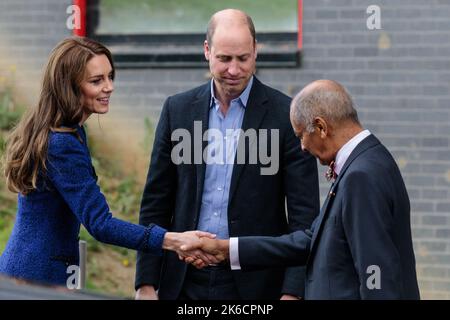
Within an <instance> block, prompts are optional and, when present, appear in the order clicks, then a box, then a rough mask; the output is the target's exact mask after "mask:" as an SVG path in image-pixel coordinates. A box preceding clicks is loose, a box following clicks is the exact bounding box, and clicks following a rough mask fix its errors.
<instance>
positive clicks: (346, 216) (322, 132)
mask: <svg viewBox="0 0 450 320" xmlns="http://www.w3.org/2000/svg"><path fill="white" fill-rule="evenodd" d="M291 123H292V125H293V128H294V132H295V133H296V135H297V137H298V138H299V139H300V141H301V147H302V149H303V150H304V151H309V152H310V153H311V154H313V155H314V156H315V157H317V158H318V159H319V161H320V162H321V164H323V165H329V166H330V167H329V170H328V172H327V176H328V178H329V179H330V180H332V181H333V182H332V185H331V188H330V191H329V193H328V194H327V198H326V200H325V202H324V204H323V207H322V210H321V212H320V215H319V216H318V217H317V218H316V220H315V221H314V222H313V224H312V226H311V228H310V230H306V231H305V232H304V231H296V232H293V233H291V234H287V235H283V236H281V237H258V236H256V237H254V236H252V237H239V238H231V239H230V241H223V240H219V241H216V240H212V242H208V241H204V247H203V249H204V250H207V251H210V252H211V253H214V254H216V255H217V256H218V257H221V258H222V259H228V257H229V258H230V262H231V267H232V269H242V270H254V269H258V268H261V267H263V266H264V267H276V266H289V265H306V293H305V298H306V299H419V289H418V285H417V277H416V269H415V257H414V251H413V245H412V239H411V227H410V204H409V198H408V194H407V191H406V188H405V185H404V182H403V179H402V176H401V174H400V171H399V169H398V167H397V164H396V163H395V161H394V159H393V158H392V156H391V154H390V153H389V151H388V150H387V149H386V148H385V147H384V146H383V145H382V144H381V143H380V141H379V140H378V139H377V138H376V137H375V136H374V135H372V134H371V133H370V132H369V131H368V130H364V129H363V128H362V127H361V125H360V123H359V120H358V116H357V113H356V110H355V109H354V107H353V102H352V99H351V97H350V95H349V94H348V93H347V91H346V90H345V88H344V87H343V86H341V85H340V84H338V83H337V82H334V81H330V80H319V81H315V82H313V83H312V84H310V85H308V86H307V87H305V88H304V89H303V90H302V91H301V92H300V93H299V94H298V95H297V97H296V98H295V99H294V101H293V102H292V105H291ZM185 249H189V248H188V247H186V248H185ZM188 262H190V261H188ZM194 264H196V265H197V267H201V266H202V262H201V261H200V260H197V262H194Z"/></svg>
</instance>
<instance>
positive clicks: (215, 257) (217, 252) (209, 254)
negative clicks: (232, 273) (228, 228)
mask: <svg viewBox="0 0 450 320" xmlns="http://www.w3.org/2000/svg"><path fill="white" fill-rule="evenodd" d="M215 237H216V235H214V234H211V233H209V232H204V231H186V232H167V233H166V234H165V236H164V241H163V249H165V250H171V251H175V252H176V253H177V254H178V258H179V259H180V260H183V261H184V262H186V263H189V264H192V265H193V266H194V267H196V268H197V269H201V268H204V267H207V266H209V265H215V264H218V263H221V262H223V261H228V260H229V240H219V239H215Z"/></svg>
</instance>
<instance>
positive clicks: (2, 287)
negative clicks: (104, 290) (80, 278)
mask: <svg viewBox="0 0 450 320" xmlns="http://www.w3.org/2000/svg"><path fill="white" fill-rule="evenodd" d="M105 299H117V298H115V297H108V296H101V295H98V294H92V293H89V292H86V291H80V290H68V289H66V288H64V287H45V286H38V285H31V284H26V283H23V281H18V280H14V279H9V278H5V277H0V300H105Z"/></svg>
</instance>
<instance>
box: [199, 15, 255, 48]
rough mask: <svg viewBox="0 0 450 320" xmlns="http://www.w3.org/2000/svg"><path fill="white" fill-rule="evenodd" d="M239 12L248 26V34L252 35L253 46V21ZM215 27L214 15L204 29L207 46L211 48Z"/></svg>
mask: <svg viewBox="0 0 450 320" xmlns="http://www.w3.org/2000/svg"><path fill="white" fill-rule="evenodd" d="M238 11H241V10H238ZM241 12H242V14H243V15H244V17H245V22H246V24H247V26H248V29H249V31H250V34H251V35H252V38H253V43H254V44H255V43H256V31H255V25H254V24H253V20H252V18H251V17H250V16H249V15H248V14H246V13H245V12H243V11H241ZM216 27H217V19H216V15H215V14H214V15H213V16H212V17H211V19H210V20H209V22H208V27H207V29H206V41H208V44H209V46H212V39H213V35H214V32H215V31H216Z"/></svg>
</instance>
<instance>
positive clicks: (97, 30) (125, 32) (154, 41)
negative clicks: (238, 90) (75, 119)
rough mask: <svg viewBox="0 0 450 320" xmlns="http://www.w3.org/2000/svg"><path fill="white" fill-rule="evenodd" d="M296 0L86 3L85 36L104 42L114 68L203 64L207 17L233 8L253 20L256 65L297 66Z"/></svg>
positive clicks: (118, 0) (100, 0) (111, 0)
mask: <svg viewBox="0 0 450 320" xmlns="http://www.w3.org/2000/svg"><path fill="white" fill-rule="evenodd" d="M301 2H302V1H301V0H257V1H255V0H227V1H212V0H190V1H185V0H135V1H132V2H127V1H122V0H94V1H88V7H87V32H88V36H89V37H92V38H94V39H97V40H99V41H101V42H102V43H104V44H105V45H107V46H108V47H109V48H110V49H111V51H112V52H113V54H114V57H115V62H116V64H117V67H119V68H120V67H172V68H180V67H204V66H206V65H207V62H206V61H205V59H204V56H203V41H204V39H205V33H206V25H207V23H208V21H209V18H210V17H211V15H212V14H213V13H214V12H216V11H218V10H221V9H225V8H238V9H242V10H243V11H245V12H247V13H248V14H249V15H250V16H251V17H252V19H253V22H254V24H255V28H256V37H257V41H258V67H265V66H266V67H292V66H297V65H298V64H299V53H300V48H301V43H300V42H299V39H301V34H299V32H301V28H299V27H298V26H299V25H300V26H301V21H299V19H301V14H299V12H301V10H300V11H299V10H298V9H301V7H299V6H301Z"/></svg>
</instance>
